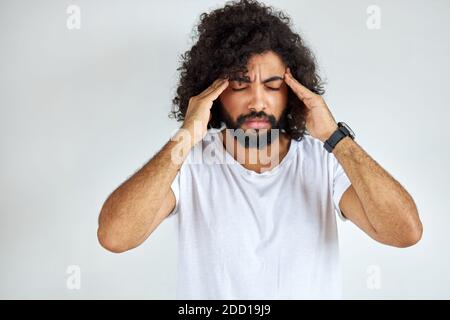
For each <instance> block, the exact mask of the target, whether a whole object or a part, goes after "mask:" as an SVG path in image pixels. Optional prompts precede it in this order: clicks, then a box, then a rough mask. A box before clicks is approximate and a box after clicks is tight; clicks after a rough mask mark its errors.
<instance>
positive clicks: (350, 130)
mask: <svg viewBox="0 0 450 320" xmlns="http://www.w3.org/2000/svg"><path fill="white" fill-rule="evenodd" d="M339 124H340V125H341V126H342V127H344V128H345V129H347V130H348V132H349V133H350V136H351V137H352V138H355V133H354V132H353V131H352V129H350V127H349V126H348V125H347V124H346V123H345V122H339Z"/></svg>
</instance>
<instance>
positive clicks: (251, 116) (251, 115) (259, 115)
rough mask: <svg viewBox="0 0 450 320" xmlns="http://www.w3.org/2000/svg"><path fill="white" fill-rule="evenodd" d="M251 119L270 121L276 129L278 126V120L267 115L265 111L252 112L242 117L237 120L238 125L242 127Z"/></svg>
mask: <svg viewBox="0 0 450 320" xmlns="http://www.w3.org/2000/svg"><path fill="white" fill-rule="evenodd" d="M249 119H264V120H267V121H269V123H270V124H271V125H272V127H274V126H275V125H276V119H275V117H274V116H272V115H267V114H266V113H265V112H264V111H259V112H256V111H252V112H251V113H249V114H247V115H241V116H239V117H238V118H237V121H236V122H237V125H238V126H241V125H242V124H243V123H244V122H245V121H247V120H249Z"/></svg>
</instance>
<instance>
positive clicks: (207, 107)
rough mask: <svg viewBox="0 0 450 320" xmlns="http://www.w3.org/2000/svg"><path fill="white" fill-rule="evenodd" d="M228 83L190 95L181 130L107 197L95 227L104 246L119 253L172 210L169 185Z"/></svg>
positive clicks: (223, 81)
mask: <svg viewBox="0 0 450 320" xmlns="http://www.w3.org/2000/svg"><path fill="white" fill-rule="evenodd" d="M227 86H228V80H226V79H217V80H216V81H214V82H213V83H212V84H211V85H210V86H209V87H208V88H206V89H205V90H204V91H203V92H202V93H200V94H199V95H197V96H194V97H191V98H190V100H189V105H188V109H187V111H186V116H185V120H184V123H183V127H182V128H181V130H179V131H178V132H177V134H176V135H175V136H174V137H173V139H171V140H170V141H169V142H168V143H166V145H165V146H164V147H163V148H162V149H161V150H160V151H159V152H158V153H157V154H156V155H155V156H154V157H153V158H152V159H151V160H150V161H149V162H148V163H147V164H146V165H145V166H144V167H142V168H141V169H140V170H139V171H138V172H136V173H135V174H134V175H133V176H131V177H130V178H129V179H128V180H127V181H125V182H124V183H123V184H122V185H121V186H119V187H118V188H117V189H116V190H115V191H114V192H113V193H112V194H111V195H110V196H109V197H108V199H106V201H105V203H104V204H103V207H102V210H101V212H100V217H99V227H98V231H97V237H98V240H99V242H100V244H101V245H102V246H103V247H104V248H105V249H107V250H109V251H112V252H116V253H119V252H124V251H127V250H130V249H133V248H135V247H137V246H138V245H140V244H141V243H142V242H144V241H145V239H147V238H148V236H149V235H150V234H151V233H152V232H153V230H155V228H156V227H157V226H158V225H159V224H160V223H161V222H162V221H163V220H164V218H165V217H167V215H168V214H169V213H170V212H171V211H172V210H173V208H174V206H175V196H174V194H173V192H172V190H171V189H170V186H171V184H172V182H173V180H174V179H175V177H176V175H177V171H178V170H179V169H180V167H181V165H182V163H183V161H184V160H185V159H186V157H187V155H188V154H189V151H190V150H191V149H192V147H193V146H194V145H195V144H196V143H197V142H199V141H200V140H201V139H203V137H204V135H205V134H206V131H207V124H208V121H209V119H210V118H211V107H212V104H213V101H214V100H215V99H217V98H218V97H219V95H220V94H221V92H223V90H225V88H226V87H227Z"/></svg>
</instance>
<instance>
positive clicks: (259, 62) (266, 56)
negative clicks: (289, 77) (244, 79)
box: [241, 51, 286, 80]
mask: <svg viewBox="0 0 450 320" xmlns="http://www.w3.org/2000/svg"><path fill="white" fill-rule="evenodd" d="M285 68H286V65H285V64H284V62H283V60H282V59H281V58H280V56H278V55H277V54H276V53H274V52H272V51H269V52H266V53H263V54H255V55H253V56H251V57H250V58H249V60H248V62H247V69H248V74H247V75H248V76H249V78H250V79H251V80H253V79H254V78H255V77H257V76H261V77H263V78H264V77H267V76H273V75H279V76H282V75H283V74H284V70H285ZM241 75H242V74H241Z"/></svg>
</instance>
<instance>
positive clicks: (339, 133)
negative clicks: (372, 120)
mask: <svg viewBox="0 0 450 320" xmlns="http://www.w3.org/2000/svg"><path fill="white" fill-rule="evenodd" d="M337 125H338V128H337V130H336V131H335V132H333V134H332V135H331V136H330V138H328V140H326V141H325V142H324V144H323V147H324V148H325V149H326V150H327V151H328V152H332V151H333V149H334V147H336V145H337V144H338V142H339V141H341V140H342V139H344V138H345V137H350V138H352V139H353V140H354V139H355V134H354V133H353V131H352V129H350V127H349V126H348V125H347V124H346V123H345V122H338V124H337Z"/></svg>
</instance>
